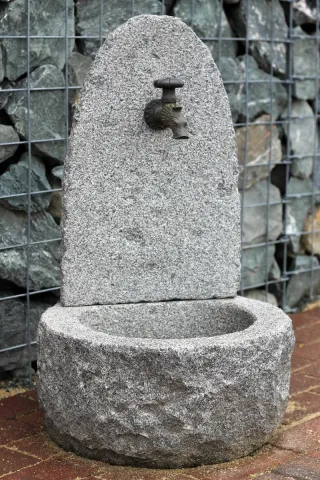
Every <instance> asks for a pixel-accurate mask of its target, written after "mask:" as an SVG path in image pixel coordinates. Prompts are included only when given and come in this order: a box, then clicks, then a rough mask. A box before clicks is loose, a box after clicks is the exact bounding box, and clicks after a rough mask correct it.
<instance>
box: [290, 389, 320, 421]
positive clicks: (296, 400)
mask: <svg viewBox="0 0 320 480" xmlns="http://www.w3.org/2000/svg"><path fill="white" fill-rule="evenodd" d="M317 412H320V402H319V395H317V394H316V393H312V392H306V393H299V394H298V395H295V396H294V397H292V398H291V399H290V400H289V404H288V408H287V411H286V413H285V416H284V420H283V424H284V425H288V424H289V423H291V422H295V421H297V420H301V419H302V418H304V417H306V416H307V415H309V414H310V413H317Z"/></svg>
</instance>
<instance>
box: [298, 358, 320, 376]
mask: <svg viewBox="0 0 320 480" xmlns="http://www.w3.org/2000/svg"><path fill="white" fill-rule="evenodd" d="M319 355H320V354H319ZM299 373H303V374H304V375H310V376H312V377H317V378H320V359H319V360H317V361H316V362H312V363H310V364H309V365H308V366H306V367H304V368H303V369H302V370H300V372H299Z"/></svg>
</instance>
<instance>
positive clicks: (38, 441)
mask: <svg viewBox="0 0 320 480" xmlns="http://www.w3.org/2000/svg"><path fill="white" fill-rule="evenodd" d="M6 448H9V449H10V450H12V451H19V452H22V453H25V454H26V455H33V456H34V457H36V458H38V459H39V460H47V459H48V458H50V457H52V456H53V455H57V454H61V453H62V450H61V448H59V447H58V446H57V445H56V444H55V443H53V442H52V441H51V440H50V439H49V437H48V436H47V435H46V434H45V433H42V434H40V435H35V436H33V437H28V438H24V439H23V440H16V441H14V442H11V443H9V444H7V445H6Z"/></svg>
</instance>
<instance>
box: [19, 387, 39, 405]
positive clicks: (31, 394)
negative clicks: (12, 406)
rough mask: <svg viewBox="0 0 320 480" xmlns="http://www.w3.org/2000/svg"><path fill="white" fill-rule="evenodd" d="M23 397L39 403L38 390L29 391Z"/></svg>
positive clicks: (22, 394)
mask: <svg viewBox="0 0 320 480" xmlns="http://www.w3.org/2000/svg"><path fill="white" fill-rule="evenodd" d="M21 396H23V397H26V398H29V399H31V400H34V401H35V402H37V403H38V395H37V390H35V389H33V390H27V391H26V392H23V393H21Z"/></svg>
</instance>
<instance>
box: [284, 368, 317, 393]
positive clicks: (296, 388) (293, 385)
mask: <svg viewBox="0 0 320 480" xmlns="http://www.w3.org/2000/svg"><path fill="white" fill-rule="evenodd" d="M319 382H320V381H319V380H318V379H317V378H315V377H308V376H306V375H302V373H294V374H293V375H291V382H290V395H291V396H292V395H297V393H302V392H305V391H306V390H310V389H311V388H312V387H316V386H318V385H320V384H319Z"/></svg>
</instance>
